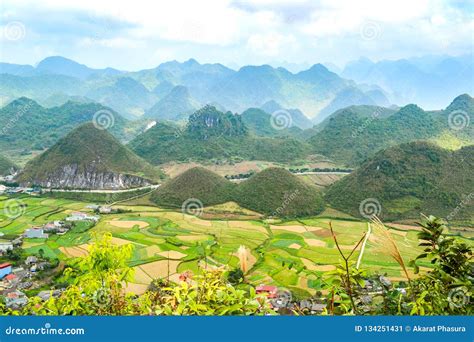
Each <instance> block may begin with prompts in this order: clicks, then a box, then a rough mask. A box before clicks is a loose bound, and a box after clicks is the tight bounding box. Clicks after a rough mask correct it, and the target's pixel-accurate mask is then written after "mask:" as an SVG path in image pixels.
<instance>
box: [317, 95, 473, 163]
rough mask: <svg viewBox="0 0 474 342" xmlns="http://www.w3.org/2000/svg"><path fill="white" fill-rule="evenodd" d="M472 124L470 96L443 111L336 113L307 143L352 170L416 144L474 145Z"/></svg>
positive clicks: (350, 109)
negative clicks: (386, 152)
mask: <svg viewBox="0 0 474 342" xmlns="http://www.w3.org/2000/svg"><path fill="white" fill-rule="evenodd" d="M456 120H460V121H459V122H456ZM472 120H474V99H473V98H472V97H471V96H469V95H467V94H464V95H460V96H458V97H456V98H455V99H454V100H453V101H452V102H451V104H450V105H449V106H448V107H446V109H444V110H440V111H424V110H423V109H421V108H420V107H418V106H416V105H413V104H410V105H407V106H404V107H402V108H399V109H398V110H394V109H387V108H382V107H374V106H352V107H348V108H345V109H342V110H339V111H337V112H335V113H334V114H332V115H331V116H330V117H329V118H328V119H326V120H325V121H324V122H323V123H322V124H321V125H320V126H318V127H316V128H317V130H318V131H317V133H316V134H314V135H313V136H312V137H311V138H310V139H309V140H308V143H309V144H311V146H312V151H313V152H314V153H319V154H323V155H325V156H327V157H329V158H332V159H333V160H336V161H339V162H341V163H345V164H348V165H352V166H353V165H357V164H359V163H360V162H362V161H364V160H365V159H366V158H367V157H370V156H372V155H374V154H375V153H376V152H377V151H379V150H381V149H384V148H386V147H390V146H394V145H397V144H401V143H405V142H410V141H415V140H429V141H433V142H435V143H437V144H439V145H441V146H443V147H448V148H459V147H461V146H464V145H470V144H474V127H473V126H472V125H470V124H469V122H472ZM463 122H464V123H465V124H466V127H463V126H462V124H463ZM457 124H459V125H460V126H456V125H457Z"/></svg>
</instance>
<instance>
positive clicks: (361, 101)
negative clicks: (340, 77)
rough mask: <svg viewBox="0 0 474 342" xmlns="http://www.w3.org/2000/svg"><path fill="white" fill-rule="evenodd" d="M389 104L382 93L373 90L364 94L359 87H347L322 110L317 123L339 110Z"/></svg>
mask: <svg viewBox="0 0 474 342" xmlns="http://www.w3.org/2000/svg"><path fill="white" fill-rule="evenodd" d="M388 104H389V102H388V100H387V98H386V97H385V95H384V94H383V93H382V92H379V91H377V90H373V91H371V92H363V91H362V90H360V89H359V88H357V87H347V88H344V89H343V90H341V91H340V92H338V93H337V94H336V97H335V98H334V99H333V100H332V101H331V102H330V103H329V104H328V105H327V106H326V107H324V109H323V110H321V112H320V115H319V116H318V117H317V118H316V120H315V121H316V122H321V119H322V118H325V117H327V116H328V115H330V114H332V113H334V112H335V111H337V110H338V109H341V108H346V107H349V106H354V105H388Z"/></svg>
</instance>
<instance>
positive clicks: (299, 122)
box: [260, 100, 313, 129]
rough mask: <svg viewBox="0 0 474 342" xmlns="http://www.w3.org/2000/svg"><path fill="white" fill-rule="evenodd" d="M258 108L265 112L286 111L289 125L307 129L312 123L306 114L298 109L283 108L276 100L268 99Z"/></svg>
mask: <svg viewBox="0 0 474 342" xmlns="http://www.w3.org/2000/svg"><path fill="white" fill-rule="evenodd" d="M260 108H262V109H263V110H264V111H265V112H267V113H269V114H274V115H277V114H278V113H277V112H279V111H280V112H279V113H283V114H285V113H288V114H289V116H290V118H291V120H290V121H291V122H290V123H291V125H290V127H291V126H296V127H299V128H301V129H307V128H311V127H313V123H312V122H311V120H310V119H308V117H307V116H306V115H304V114H303V113H302V112H301V111H300V110H299V109H287V108H283V107H282V106H281V105H280V104H279V103H277V102H276V101H273V100H271V101H268V102H266V103H264V104H263V105H262V106H261V107H260Z"/></svg>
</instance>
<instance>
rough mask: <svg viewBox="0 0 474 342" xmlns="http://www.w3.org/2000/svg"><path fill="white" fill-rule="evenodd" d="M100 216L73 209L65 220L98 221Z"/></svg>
mask: <svg viewBox="0 0 474 342" xmlns="http://www.w3.org/2000/svg"><path fill="white" fill-rule="evenodd" d="M99 219H100V217H99V216H97V215H89V214H88V213H83V212H80V211H75V212H73V213H71V215H69V216H68V217H66V221H68V222H75V221H93V222H97V221H99Z"/></svg>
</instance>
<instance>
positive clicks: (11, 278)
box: [0, 205, 112, 310]
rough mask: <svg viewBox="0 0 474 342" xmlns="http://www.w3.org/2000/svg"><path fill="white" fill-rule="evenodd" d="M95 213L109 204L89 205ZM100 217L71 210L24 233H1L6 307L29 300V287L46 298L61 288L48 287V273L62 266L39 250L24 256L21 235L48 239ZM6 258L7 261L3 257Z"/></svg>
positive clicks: (1, 291) (0, 283) (0, 280)
mask: <svg viewBox="0 0 474 342" xmlns="http://www.w3.org/2000/svg"><path fill="white" fill-rule="evenodd" d="M88 208H89V209H92V210H93V211H94V212H97V213H110V212H111V211H112V210H111V209H110V207H108V206H98V205H90V206H88ZM99 219H100V217H99V216H98V215H91V214H90V213H84V212H72V213H71V214H70V215H69V216H68V217H66V218H65V220H64V221H58V220H56V221H51V222H48V223H46V224H44V225H42V226H34V227H30V228H28V229H26V230H25V231H24V233H23V234H22V235H20V236H18V237H16V238H14V239H12V240H9V239H5V235H4V234H3V233H0V260H2V261H1V262H0V297H4V301H5V305H6V307H7V308H10V309H13V310H18V309H20V308H21V307H23V306H24V305H26V304H27V303H28V300H29V298H28V295H27V294H26V293H25V292H27V291H28V290H33V289H41V288H45V289H44V290H41V291H39V292H38V293H37V294H36V296H37V297H39V298H41V300H43V301H45V300H47V299H49V298H50V296H59V295H60V294H61V292H62V289H54V288H53V289H50V288H49V287H50V283H51V277H52V276H53V275H54V274H57V273H59V272H60V271H62V270H63V269H64V264H63V263H62V262H60V261H58V260H56V259H55V260H50V259H49V258H47V257H46V256H44V253H42V250H41V249H40V250H39V251H38V255H29V256H26V257H25V256H24V255H23V253H22V245H23V242H24V239H48V238H49V237H50V236H51V235H54V234H55V235H64V234H66V233H67V232H68V231H70V230H71V229H72V228H73V227H74V225H75V223H76V222H80V221H89V222H92V223H94V224H95V223H96V222H97V221H98V220H99ZM30 241H31V240H30ZM4 260H8V261H4Z"/></svg>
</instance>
